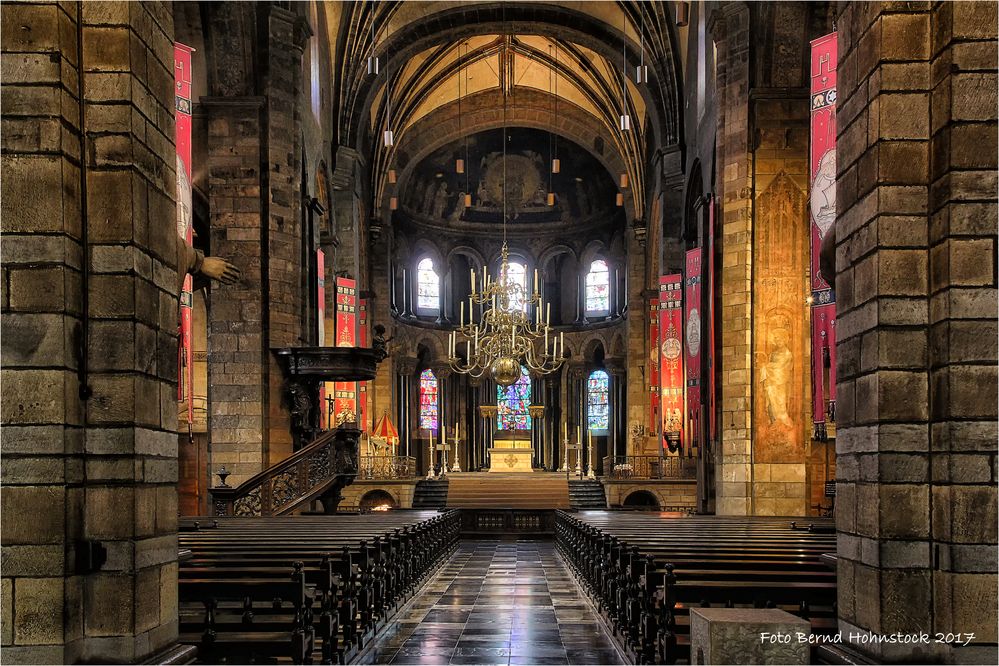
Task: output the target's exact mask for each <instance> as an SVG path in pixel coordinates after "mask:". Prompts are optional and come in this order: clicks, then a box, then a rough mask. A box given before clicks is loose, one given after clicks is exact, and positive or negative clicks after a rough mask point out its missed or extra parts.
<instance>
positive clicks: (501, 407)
mask: <svg viewBox="0 0 999 666" xmlns="http://www.w3.org/2000/svg"><path fill="white" fill-rule="evenodd" d="M530 404H531V377H530V375H528V374H527V368H525V367H524V366H520V379H518V380H517V381H515V382H514V383H513V384H511V385H510V386H507V387H505V388H504V387H502V386H497V387H496V407H497V409H498V415H497V423H496V426H497V428H498V429H499V430H530V429H531V415H530V413H528V411H527V408H528V407H529V406H530Z"/></svg>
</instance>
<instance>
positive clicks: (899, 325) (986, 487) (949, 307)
mask: <svg viewBox="0 0 999 666" xmlns="http://www.w3.org/2000/svg"><path fill="white" fill-rule="evenodd" d="M837 23H838V24H839V25H840V26H841V27H840V30H839V58H840V61H839V67H838V71H839V77H840V78H839V86H838V87H839V102H838V104H837V106H838V108H839V109H840V111H839V113H838V133H839V136H838V147H839V151H838V159H837V170H838V174H837V199H838V201H837V219H836V241H837V247H836V265H837V276H836V296H837V354H838V359H837V360H838V365H837V414H836V416H837V426H838V430H837V439H836V449H837V497H836V528H837V531H838V533H839V536H838V543H839V548H838V555H839V568H838V577H837V583H838V595H839V603H838V611H839V622H840V628H841V629H843V630H844V632H846V633H845V634H844V635H845V636H848V635H849V632H851V631H866V632H871V633H874V634H890V633H893V632H896V631H902V632H905V633H910V632H915V631H926V632H929V633H930V636H931V637H932V636H933V635H934V633H935V632H943V633H948V632H960V633H965V632H968V633H974V634H975V639H974V641H973V642H972V645H971V646H969V647H961V648H958V649H955V648H954V647H952V646H950V645H945V644H936V643H933V642H930V643H928V644H917V645H911V644H908V645H887V644H870V643H868V644H857V645H856V647H857V649H858V650H860V651H862V652H865V653H867V654H868V655H870V656H871V657H873V658H874V659H876V660H878V661H880V662H884V663H891V662H906V663H911V662H914V661H924V662H929V661H933V662H936V663H949V662H952V661H955V660H961V661H966V662H981V663H991V662H992V661H995V659H996V648H995V643H996V639H997V636H996V624H995V607H996V578H997V576H996V559H995V549H996V487H995V455H996V395H997V390H996V356H995V354H996V352H995V345H994V337H993V336H994V333H990V331H995V318H996V291H995V289H996V282H995V280H996V278H995V273H994V259H995V219H996V207H995V187H996V172H995V154H994V151H991V150H983V149H982V147H983V146H984V145H990V146H994V145H995V136H996V73H995V49H996V5H995V3H954V4H951V3H936V4H914V5H911V6H910V5H891V4H889V3H871V4H866V3H850V4H846V5H844V6H843V11H842V12H841V14H840V16H839V20H838V21H837ZM986 341H987V342H986ZM982 643H984V644H991V645H990V646H982V647H977V645H978V644H982Z"/></svg>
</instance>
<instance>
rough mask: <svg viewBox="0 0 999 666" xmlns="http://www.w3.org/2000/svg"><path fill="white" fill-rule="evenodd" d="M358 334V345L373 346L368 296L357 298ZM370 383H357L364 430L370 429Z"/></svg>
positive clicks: (358, 407) (358, 403) (359, 424)
mask: <svg viewBox="0 0 999 666" xmlns="http://www.w3.org/2000/svg"><path fill="white" fill-rule="evenodd" d="M357 336H358V340H359V342H358V345H357V346H358V347H365V348H367V347H370V346H371V323H370V321H369V320H368V299H366V298H359V299H357ZM368 383H369V382H358V383H357V412H358V414H359V416H360V419H359V423H358V426H357V427H358V428H360V429H361V431H362V432H368V431H369V430H370V424H369V422H368Z"/></svg>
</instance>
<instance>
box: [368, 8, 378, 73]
mask: <svg viewBox="0 0 999 666" xmlns="http://www.w3.org/2000/svg"><path fill="white" fill-rule="evenodd" d="M368 6H369V7H370V8H371V17H370V20H371V55H369V56H368V76H378V56H376V55H375V6H376V5H375V2H374V0H372V1H371V2H369V3H368Z"/></svg>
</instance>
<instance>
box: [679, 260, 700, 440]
mask: <svg viewBox="0 0 999 666" xmlns="http://www.w3.org/2000/svg"><path fill="white" fill-rule="evenodd" d="M701 255H702V251H701V248H697V249H696V250H688V251H687V257H686V268H685V270H684V278H685V279H684V289H683V292H684V293H683V302H684V309H683V321H684V333H685V334H686V336H685V340H686V343H687V344H686V348H685V349H686V359H685V360H686V365H687V427H688V429H689V433H690V434H689V435H688V436H687V445H688V448H687V452H688V453H693V447H695V446H700V444H701V442H700V437H701V323H702V319H703V317H702V316H701Z"/></svg>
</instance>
